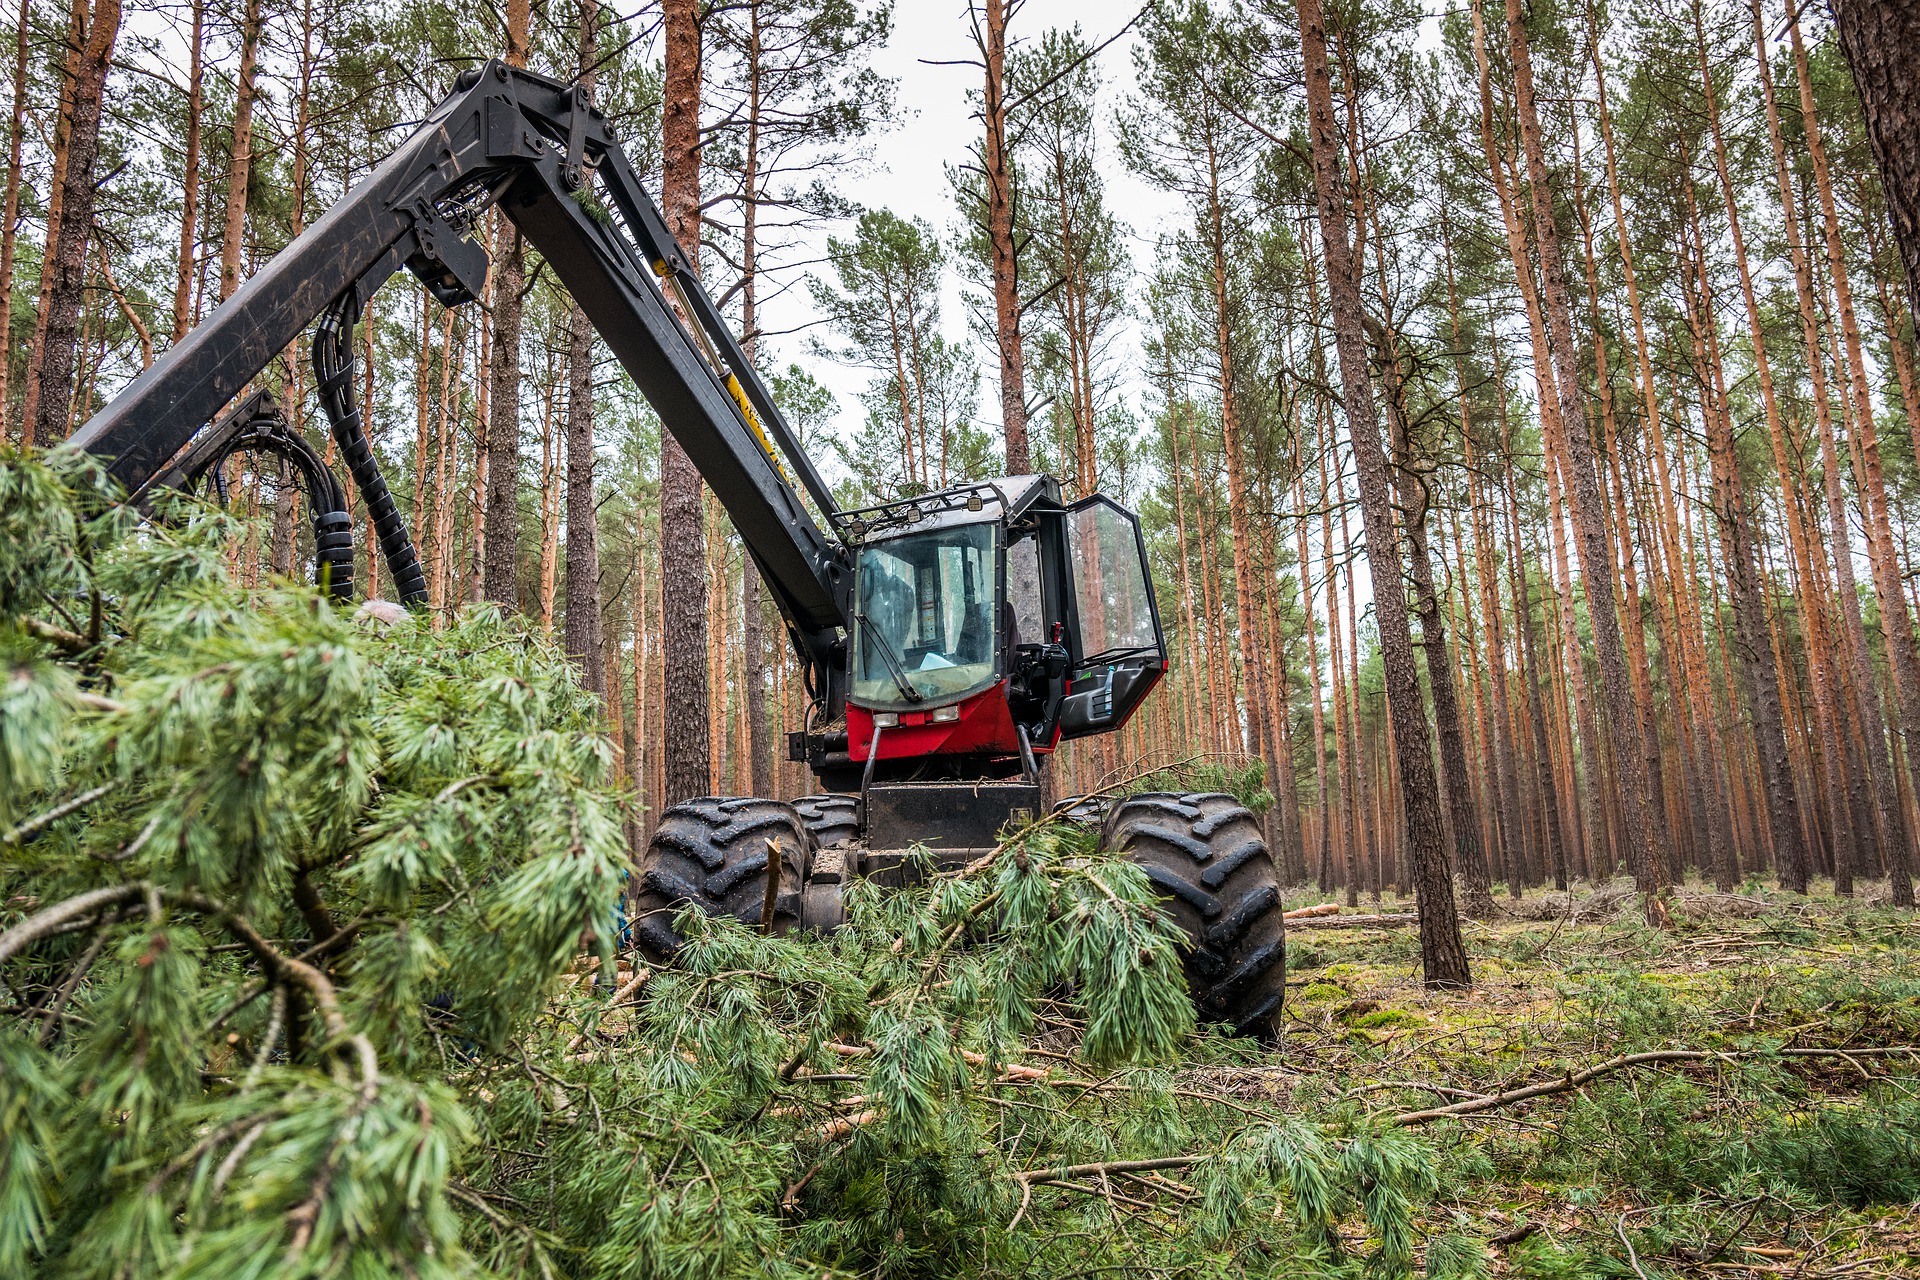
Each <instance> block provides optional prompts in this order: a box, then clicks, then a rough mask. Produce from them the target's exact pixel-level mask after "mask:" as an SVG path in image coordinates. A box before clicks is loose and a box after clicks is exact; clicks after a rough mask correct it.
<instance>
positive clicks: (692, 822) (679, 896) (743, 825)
mask: <svg viewBox="0 0 1920 1280" xmlns="http://www.w3.org/2000/svg"><path fill="white" fill-rule="evenodd" d="M768 842H772V843H773V845H774V846H775V848H776V849H777V851H778V858H779V864H780V882H779V887H778V888H777V889H776V890H775V893H774V900H773V918H772V921H771V924H772V927H773V931H774V932H775V933H786V932H788V931H790V930H792V929H793V928H795V927H796V926H797V925H798V924H799V922H800V889H801V886H802V885H803V884H805V883H806V878H807V865H808V859H809V857H810V856H811V854H812V850H813V838H812V836H811V835H809V834H808V831H807V826H806V823H805V822H804V821H803V820H802V819H801V817H800V815H799V814H798V813H796V812H795V811H794V808H793V806H792V805H790V804H785V803H783V802H781V801H779V800H762V799H760V798H759V797H757V796H703V797H701V798H700V799H697V800H689V801H687V802H686V803H684V804H677V805H674V806H673V807H672V808H670V809H668V810H667V811H666V812H665V813H663V814H661V815H660V825H659V827H658V828H657V829H656V830H655V831H654V833H653V839H652V840H650V841H649V842H648V843H647V853H646V857H645V858H644V859H643V860H642V862H641V869H640V879H639V892H638V894H637V901H636V902H635V905H634V913H633V915H634V937H635V940H636V941H637V942H638V943H639V946H640V951H641V953H642V954H643V955H645V956H646V958H647V959H648V960H649V961H651V962H652V963H654V964H664V963H666V962H667V961H668V960H670V959H671V958H672V956H673V953H674V952H676V951H678V950H679V949H680V944H681V941H682V939H681V937H680V935H679V933H678V932H677V931H676V930H675V929H674V927H673V918H674V916H676V915H678V914H679V913H680V911H681V909H682V908H683V907H685V906H686V905H687V904H688V903H692V904H693V905H695V906H697V907H699V908H700V909H701V910H702V911H705V912H707V913H709V914H710V915H728V916H733V917H734V918H735V919H737V920H741V921H744V922H745V923H747V924H749V925H753V926H755V927H758V926H759V925H760V924H761V922H762V921H761V917H762V915H763V913H764V912H765V910H766V901H767V845H768Z"/></svg>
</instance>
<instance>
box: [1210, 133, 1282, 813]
mask: <svg viewBox="0 0 1920 1280" xmlns="http://www.w3.org/2000/svg"><path fill="white" fill-rule="evenodd" d="M1207 178H1208V188H1207V219H1208V231H1209V248H1210V249H1211V250H1212V254H1213V262H1212V268H1213V278H1212V284H1213V306H1214V343H1215V356H1216V359H1217V362H1218V363H1217V368H1218V371H1219V379H1220V446H1221V451H1222V452H1223V453H1224V454H1225V455H1226V473H1227V528H1228V532H1229V535H1230V537H1231V540H1232V548H1233V606H1234V608H1233V613H1234V623H1235V626H1236V627H1237V629H1238V631H1239V640H1240V644H1239V648H1240V662H1241V667H1242V670H1243V672H1244V674H1245V682H1246V722H1245V723H1246V729H1247V737H1246V740H1245V741H1244V744H1243V745H1244V746H1245V749H1246V750H1247V752H1248V754H1250V755H1257V756H1260V757H1262V758H1263V759H1264V760H1265V762H1266V764H1267V767H1268V769H1269V771H1270V772H1271V773H1273V774H1276V775H1277V773H1278V759H1277V757H1276V756H1275V754H1274V753H1273V752H1272V750H1271V749H1270V747H1269V746H1268V745H1267V734H1266V731H1265V727H1264V726H1265V721H1266V714H1265V711H1264V704H1265V701H1266V683H1265V674H1266V673H1265V662H1264V660H1263V655H1262V647H1263V646H1262V645H1261V643H1260V630H1259V625H1258V622H1257V611H1256V609H1257V607H1256V605H1255V602H1254V588H1253V578H1254V566H1253V538H1252V534H1251V533H1250V532H1249V531H1248V529H1247V506H1248V498H1247V479H1246V467H1245V463H1244V460H1243V459H1242V457H1241V441H1240V406H1239V404H1238V401H1237V398H1236V391H1235V388H1234V376H1233V332H1232V326H1231V324H1230V312H1229V304H1228V300H1227V238H1226V222H1225V216H1224V210H1223V208H1222V205H1221V193H1220V172H1219V169H1218V167H1217V166H1216V165H1215V164H1214V157H1213V153H1212V150H1211V148H1209V152H1208V169H1207ZM1229 687H1231V684H1229ZM1229 705H1231V699H1229ZM1234 719H1235V721H1236V722H1237V721H1238V719H1239V717H1238V716H1235V717H1234Z"/></svg>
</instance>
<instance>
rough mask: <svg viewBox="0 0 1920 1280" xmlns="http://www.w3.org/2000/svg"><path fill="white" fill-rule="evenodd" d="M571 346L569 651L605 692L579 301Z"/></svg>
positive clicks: (589, 330) (586, 31)
mask: <svg viewBox="0 0 1920 1280" xmlns="http://www.w3.org/2000/svg"><path fill="white" fill-rule="evenodd" d="M599 15H600V6H599V4H598V2H597V0H581V4H580V67H579V75H580V79H579V83H580V84H582V85H584V86H585V87H586V89H587V91H588V93H591V92H592V91H593V82H594V75H593V64H594V61H595V33H594V28H595V25H596V24H597V22H598V20H599ZM567 328H568V332H569V344H568V351H567V600H566V609H567V619H566V645H567V653H568V655H569V656H570V657H572V659H573V661H574V664H575V665H576V666H578V667H579V668H580V672H581V676H582V678H583V682H584V683H585V685H586V687H587V688H588V689H589V690H591V691H592V692H594V693H597V694H599V695H601V696H602V697H605V696H606V692H607V668H606V643H605V636H604V633H603V624H602V621H601V616H600V538H599V533H600V518H599V515H598V508H597V507H596V505H595V503H594V493H593V486H594V452H593V346H594V342H593V327H592V326H591V325H590V324H588V323H587V313H586V312H585V311H583V310H582V309H581V308H580V304H579V303H577V302H576V303H574V304H573V306H572V308H571V310H570V311H569V313H568V319H567Z"/></svg>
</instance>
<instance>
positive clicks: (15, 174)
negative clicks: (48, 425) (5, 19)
mask: <svg viewBox="0 0 1920 1280" xmlns="http://www.w3.org/2000/svg"><path fill="white" fill-rule="evenodd" d="M32 17H33V5H32V0H20V25H19V28H18V29H17V30H16V31H15V32H14V58H13V114H12V116H11V118H10V120H9V123H8V125H7V193H6V197H5V212H4V213H0V440H11V439H12V438H13V431H12V421H11V420H12V416H13V397H12V394H11V391H12V386H11V383H12V377H11V374H12V370H13V258H14V253H15V251H16V250H17V249H18V246H19V241H20V147H21V143H22V141H23V139H24V138H25V137H26V132H27V41H28V39H29V38H30V37H31V35H32V26H31V19H32Z"/></svg>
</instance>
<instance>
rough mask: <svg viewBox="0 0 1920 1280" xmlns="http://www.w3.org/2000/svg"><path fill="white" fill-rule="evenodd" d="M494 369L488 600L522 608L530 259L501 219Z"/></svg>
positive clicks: (520, 33)
mask: <svg viewBox="0 0 1920 1280" xmlns="http://www.w3.org/2000/svg"><path fill="white" fill-rule="evenodd" d="M532 21H533V15H532V6H531V3H530V0H507V55H506V60H507V64H508V65H509V66H515V67H524V66H526V65H527V42H528V37H529V32H530V30H531V27H532ZM492 278H493V367H492V368H491V369H490V370H489V371H488V375H487V376H488V380H489V381H490V382H491V383H492V386H491V388H490V395H489V399H490V401H491V405H490V412H489V414H488V418H487V463H486V472H487V517H486V544H485V555H484V559H483V565H484V586H483V590H484V592H485V595H486V598H487V599H489V600H491V601H493V602H494V603H495V604H498V605H500V606H501V607H502V608H504V609H507V610H516V609H518V608H519V607H520V325H521V310H522V308H523V306H524V305H525V300H524V298H523V297H522V294H523V293H524V291H525V288H526V263H525V260H524V248H523V246H522V244H521V239H520V228H519V227H517V226H515V225H514V224H513V220H512V219H510V218H506V217H501V218H500V219H499V220H498V221H497V223H496V225H495V232H494V242H493V272H492Z"/></svg>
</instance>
